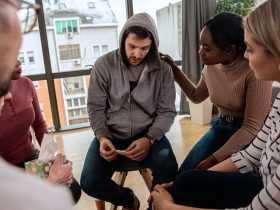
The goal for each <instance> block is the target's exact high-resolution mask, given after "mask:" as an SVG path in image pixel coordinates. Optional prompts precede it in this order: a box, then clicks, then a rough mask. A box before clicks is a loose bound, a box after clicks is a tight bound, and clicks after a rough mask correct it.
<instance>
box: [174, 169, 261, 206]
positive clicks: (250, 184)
mask: <svg viewBox="0 0 280 210" xmlns="http://www.w3.org/2000/svg"><path fill="white" fill-rule="evenodd" d="M262 188H263V182H262V178H261V176H260V175H259V174H253V173H247V174H241V173H239V172H218V171H209V170H195V169H194V170H188V171H185V172H183V173H181V174H180V175H179V176H178V177H177V178H176V180H175V182H174V183H173V185H172V187H171V188H170V189H169V191H170V193H171V195H172V197H173V199H174V203H176V204H179V205H184V206H192V207H198V208H214V209H216V208H218V209H224V208H238V207H245V206H248V205H249V204H250V203H251V202H252V200H253V198H254V197H255V196H256V195H257V194H258V193H259V192H260V191H261V190H262Z"/></svg>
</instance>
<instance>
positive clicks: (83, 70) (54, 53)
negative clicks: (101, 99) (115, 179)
mask: <svg viewBox="0 0 280 210" xmlns="http://www.w3.org/2000/svg"><path fill="white" fill-rule="evenodd" d="M32 1H33V3H34V1H35V0H31V2H32ZM37 2H39V3H41V4H43V7H42V8H44V11H41V12H40V14H39V15H40V18H39V22H38V25H37V26H36V27H35V28H34V29H33V31H32V32H31V33H28V34H26V35H24V37H23V43H22V47H21V49H20V53H19V55H18V59H19V60H20V61H21V62H22V69H23V74H24V75H27V76H29V77H30V78H31V79H32V80H33V81H34V85H35V86H36V91H37V93H38V97H39V101H40V107H41V111H42V113H43V115H44V118H45V119H46V121H47V123H48V125H49V126H54V127H55V128H56V129H68V128H71V127H75V126H76V127H77V126H81V125H83V126H86V125H87V126H88V125H89V123H88V116H87V110H86V106H87V89H88V85H89V76H88V75H89V74H90V68H91V67H90V66H91V65H93V64H94V62H95V61H96V59H97V58H98V57H100V56H102V55H104V54H106V53H108V52H109V51H112V50H115V49H117V48H118V47H119V32H120V30H121V29H122V27H123V25H124V23H125V21H126V20H127V15H126V14H128V15H132V10H128V9H127V8H133V10H134V13H137V12H148V13H149V14H151V15H152V17H153V18H154V19H155V22H156V24H157V26H158V30H159V33H160V34H159V37H160V39H162V40H160V43H161V45H160V49H161V50H163V52H167V53H169V54H170V55H171V56H173V58H174V59H178V58H179V57H180V54H179V52H180V48H179V47H178V46H177V42H178V43H179V42H180V39H179V38H178V39H177V36H180V33H181V31H180V28H181V23H180V21H181V19H180V17H181V9H180V3H178V4H177V1H175V0H169V1H168V3H171V5H169V4H168V3H167V0H160V1H159V0H153V1H148V0H133V1H132V2H133V7H132V4H131V1H126V0H95V1H79V0H71V1H47V0H46V1H45V0H37ZM166 8H172V9H174V11H173V13H172V16H167V17H165V16H166V14H165V12H164V11H165V10H166ZM176 8H177V9H176ZM161 11H163V12H161ZM171 17H174V18H175V20H176V22H174V23H173V22H168V21H169V20H170V18H171ZM166 20H168V21H166ZM165 21H166V22H165ZM164 24H165V25H164ZM44 25H45V28H41V27H43V26H44ZM166 25H168V28H169V29H170V30H166ZM39 26H40V27H39ZM164 26H165V27H164ZM163 30H165V31H163ZM164 32H168V36H165V33H164ZM177 32H178V33H177ZM176 33H177V34H176ZM171 36H173V37H172V38H170V37H171ZM174 37H175V38H174ZM41 40H42V42H41ZM177 40H178V41H177ZM171 42H172V44H173V45H171V44H170V43H171ZM174 43H175V45H174ZM164 44H167V46H164ZM42 49H43V50H42ZM170 49H173V50H170Z"/></svg>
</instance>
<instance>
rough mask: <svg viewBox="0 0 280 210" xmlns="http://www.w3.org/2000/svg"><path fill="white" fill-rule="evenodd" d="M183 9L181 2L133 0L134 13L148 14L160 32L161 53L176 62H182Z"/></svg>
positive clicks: (175, 0) (174, 0)
mask: <svg viewBox="0 0 280 210" xmlns="http://www.w3.org/2000/svg"><path fill="white" fill-rule="evenodd" d="M146 5H149V6H148V7H147V6H146ZM181 7H182V1H181V0H153V1H150V0H133V11H134V13H139V12H147V13H148V14H149V15H151V16H152V18H153V19H154V21H155V23H156V25H157V28H158V32H159V49H160V51H161V52H164V53H167V54H169V55H170V56H172V58H173V59H175V60H182V47H181V43H182V9H181Z"/></svg>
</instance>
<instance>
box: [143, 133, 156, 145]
mask: <svg viewBox="0 0 280 210" xmlns="http://www.w3.org/2000/svg"><path fill="white" fill-rule="evenodd" d="M144 137H146V138H147V139H149V140H150V142H151V144H152V145H153V144H154V141H155V139H154V137H153V136H152V135H149V134H146V135H145V136H144Z"/></svg>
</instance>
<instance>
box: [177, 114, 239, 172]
mask: <svg viewBox="0 0 280 210" xmlns="http://www.w3.org/2000/svg"><path fill="white" fill-rule="evenodd" d="M242 122H243V120H242V118H240V120H237V121H234V122H228V121H226V120H225V119H222V118H219V117H218V118H215V119H213V120H212V121H211V123H210V125H211V128H210V129H209V130H208V131H207V132H206V134H204V136H203V137H202V138H201V139H200V140H199V141H198V142H197V143H196V144H195V145H194V147H193V148H192V149H191V151H190V152H189V153H188V155H187V157H186V158H185V160H184V162H183V163H182V165H181V167H180V169H179V174H180V173H182V172H183V171H185V170H190V169H194V168H195V167H196V166H197V165H198V164H199V163H200V162H201V161H203V160H205V159H206V158H207V157H209V156H210V155H212V154H213V153H214V152H216V151H217V150H218V149H220V148H221V147H222V146H223V145H224V144H225V143H226V142H227V141H228V140H229V139H230V137H231V136H232V135H233V134H234V133H235V132H236V131H237V130H238V129H239V128H240V127H241V125H242Z"/></svg>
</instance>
